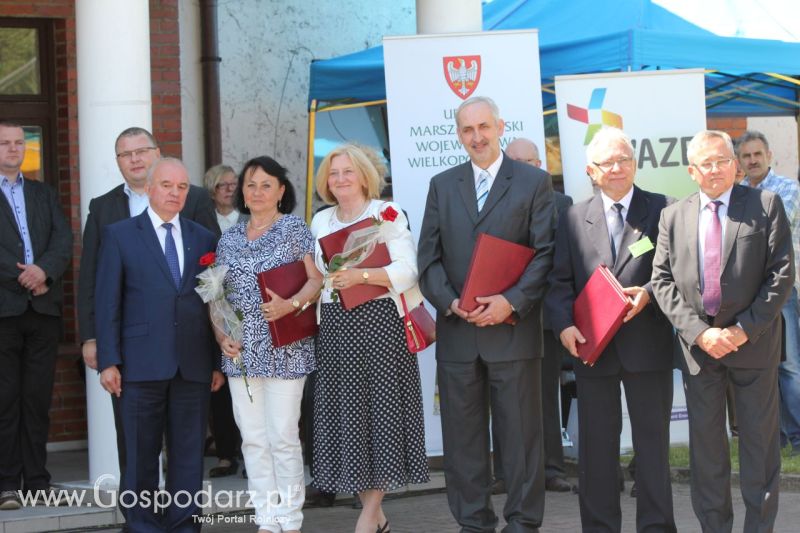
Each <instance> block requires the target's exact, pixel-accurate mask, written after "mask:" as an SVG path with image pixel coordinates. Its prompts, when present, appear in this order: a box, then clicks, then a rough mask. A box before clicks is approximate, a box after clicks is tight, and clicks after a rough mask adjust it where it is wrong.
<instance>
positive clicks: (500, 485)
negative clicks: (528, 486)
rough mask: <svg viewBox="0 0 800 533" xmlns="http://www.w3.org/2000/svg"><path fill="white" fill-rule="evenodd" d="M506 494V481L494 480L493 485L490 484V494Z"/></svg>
mask: <svg viewBox="0 0 800 533" xmlns="http://www.w3.org/2000/svg"><path fill="white" fill-rule="evenodd" d="M506 492H508V491H507V490H506V480H505V479H495V480H494V483H492V494H505V493H506Z"/></svg>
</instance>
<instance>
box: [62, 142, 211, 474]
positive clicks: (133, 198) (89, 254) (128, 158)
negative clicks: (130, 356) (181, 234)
mask: <svg viewBox="0 0 800 533" xmlns="http://www.w3.org/2000/svg"><path fill="white" fill-rule="evenodd" d="M114 148H115V150H116V152H115V153H116V159H117V166H118V167H119V171H120V173H121V174H122V178H123V179H124V183H122V184H121V185H118V186H116V187H114V188H113V189H111V190H110V191H108V192H107V193H105V194H103V195H102V196H98V197H97V198H93V199H92V200H91V202H90V203H89V215H88V217H87V218H86V226H85V227H84V230H83V249H82V252H81V267H80V274H79V278H78V322H79V329H80V337H81V345H82V348H81V350H82V352H83V361H84V363H85V364H86V366H87V367H89V368H91V369H96V368H97V344H96V342H95V339H96V334H95V321H94V318H95V317H94V314H95V313H94V311H95V304H94V295H95V274H96V272H97V254H98V251H99V250H100V236H101V234H102V231H103V228H104V227H106V226H108V225H109V224H113V223H114V222H119V221H120V220H124V219H126V218H130V217H134V216H136V215H139V214H141V213H142V212H143V211H144V210H145V209H146V208H147V206H148V205H149V201H148V198H147V193H146V192H145V184H146V182H147V172H148V171H149V170H150V167H151V166H152V165H153V163H155V162H156V161H158V160H159V159H160V158H161V150H159V148H158V145H157V144H156V140H155V138H154V137H153V135H152V134H151V133H150V132H149V131H147V130H146V129H144V128H138V127H132V128H127V129H126V130H124V131H123V132H122V133H120V134H119V136H118V137H117V140H116V142H115V143H114ZM181 216H182V217H184V218H187V219H189V220H193V221H195V222H197V223H198V224H200V225H202V226H204V227H206V228H207V229H209V230H210V231H211V232H212V233H214V234H215V235H217V236H219V235H220V231H219V226H218V225H217V220H216V216H215V215H214V204H213V203H212V202H211V198H210V197H209V195H208V192H206V190H205V189H203V188H201V187H197V186H194V185H192V186H191V187H190V188H189V194H188V196H187V198H186V204H185V206H184V208H183V210H182V211H181ZM112 404H113V406H114V423H115V425H116V428H117V453H118V457H119V466H120V473H121V474H122V473H123V472H124V464H125V445H124V440H123V437H122V427H121V425H120V423H121V420H120V418H119V410H118V402H117V400H116V399H115V398H114V397H113V396H112Z"/></svg>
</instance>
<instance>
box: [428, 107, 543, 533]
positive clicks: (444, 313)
mask: <svg viewBox="0 0 800 533" xmlns="http://www.w3.org/2000/svg"><path fill="white" fill-rule="evenodd" d="M456 127H457V130H458V139H459V141H461V143H462V144H463V145H464V148H465V150H466V151H467V153H468V154H469V158H470V161H469V162H467V163H464V164H462V165H459V166H456V167H453V168H451V169H449V170H446V171H444V172H442V173H440V174H438V175H436V176H434V177H433V179H432V180H431V183H430V189H429V191H428V199H427V204H426V206H425V216H424V218H423V221H422V228H421V230H420V242H419V252H418V262H419V271H420V286H421V288H422V292H423V294H424V295H425V297H426V298H427V299H428V300H429V301H430V302H431V303H432V304H433V305H434V306H435V307H436V310H437V323H436V331H437V340H438V342H437V344H436V360H437V366H438V368H437V378H438V383H439V394H440V399H441V413H442V434H443V441H444V470H445V480H446V482H447V495H448V501H449V503H450V509H451V511H452V513H453V515H454V517H455V518H456V520H457V521H458V523H459V524H460V525H461V531H462V532H467V531H469V532H493V531H494V530H495V527H496V526H497V516H496V515H495V513H494V510H493V509H492V504H491V483H492V476H491V465H490V462H491V461H490V454H489V404H490V396H491V397H492V401H491V410H492V415H493V422H494V424H496V425H497V426H498V433H499V437H500V439H499V441H500V443H501V446H502V448H503V449H502V455H503V471H504V472H505V474H506V485H507V488H508V497H507V499H506V505H505V509H504V511H503V515H504V517H505V519H506V521H507V522H508V525H507V526H506V528H505V529H504V531H506V532H530V531H538V528H539V527H540V526H541V523H542V514H543V512H544V465H543V460H542V458H543V446H542V419H541V396H540V394H539V383H540V381H541V378H540V375H541V358H542V326H541V316H540V312H541V300H542V297H543V295H544V294H543V293H544V286H545V279H546V276H547V273H548V271H549V270H550V267H551V265H552V253H553V225H554V213H553V194H552V186H551V184H550V179H549V177H548V176H547V174H546V173H545V172H544V171H542V170H540V169H538V168H535V167H533V166H531V165H526V164H524V163H520V162H517V161H514V160H512V159H510V158H508V157H506V156H504V155H503V153H502V151H501V150H500V137H501V136H502V135H503V128H504V123H503V120H502V119H501V118H500V116H499V112H498V110H497V106H496V105H495V104H494V102H493V101H492V100H491V99H489V98H486V97H474V98H470V99H468V100H466V101H465V102H464V103H462V104H461V106H460V107H459V108H458V110H457V112H456ZM480 233H488V234H490V235H493V236H495V237H499V238H502V239H505V240H508V241H512V242H515V243H517V244H522V245H525V246H529V247H532V248H535V249H536V255H535V257H534V258H533V260H532V261H531V262H530V264H529V265H528V267H527V268H526V270H525V272H524V273H523V274H522V277H521V278H520V279H519V281H518V282H517V283H516V284H515V285H514V286H513V287H511V288H510V289H508V290H507V291H505V292H504V293H503V294H494V295H488V296H486V297H480V298H478V303H479V304H480V305H479V307H478V308H477V309H475V310H474V311H472V312H470V313H466V312H464V311H462V310H461V309H460V308H459V297H460V294H461V291H462V288H463V286H464V281H465V278H466V275H467V270H468V268H469V264H470V259H471V257H472V252H473V249H474V247H475V241H476V239H477V237H478V235H479V234H480ZM512 315H513V317H514V319H515V320H516V325H513V326H512V325H510V324H506V323H504V320H505V319H506V318H508V317H510V316H512ZM490 391H491V394H490Z"/></svg>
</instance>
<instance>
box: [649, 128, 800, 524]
mask: <svg viewBox="0 0 800 533" xmlns="http://www.w3.org/2000/svg"><path fill="white" fill-rule="evenodd" d="M687 157H688V159H689V163H690V164H691V166H690V167H689V174H690V175H691V176H692V179H693V180H694V181H696V182H697V184H698V186H699V188H700V191H699V192H698V193H696V194H693V195H691V196H689V197H688V198H685V199H683V200H681V201H680V202H677V203H675V204H674V205H672V206H670V207H668V208H667V209H665V210H664V212H663V213H662V215H661V222H660V227H659V234H658V245H657V247H656V254H655V259H654V260H653V293H654V294H655V297H656V299H657V300H658V303H659V305H660V306H661V309H663V311H664V313H665V314H666V315H667V318H669V320H670V322H672V325H673V326H675V329H676V330H677V333H678V340H679V345H680V349H681V352H682V354H683V357H682V358H681V359H682V361H681V362H682V367H683V376H684V383H685V387H684V388H685V390H686V405H687V408H688V410H689V443H690V447H689V454H690V455H689V459H690V467H691V472H692V478H691V490H692V506H693V508H694V512H695V514H696V515H697V518H698V519H699V520H700V525H701V527H702V530H703V531H709V532H712V531H713V532H717V531H731V528H732V526H733V507H732V504H731V485H730V469H731V464H730V453H729V449H728V438H727V435H726V433H725V389H726V386H727V385H728V383H731V384H732V385H733V391H734V396H735V398H736V413H737V419H738V422H739V457H740V461H739V462H740V478H739V479H740V486H741V491H742V498H743V499H744V503H745V508H746V512H745V517H744V531H745V532H756V531H759V532H760V531H772V529H773V524H774V522H775V517H776V515H777V514H778V491H779V481H780V466H781V463H780V442H779V441H780V439H779V423H778V405H779V399H778V363H779V362H780V355H781V339H782V335H781V318H780V317H781V308H782V306H783V304H784V302H785V301H786V299H787V298H788V297H789V294H790V292H791V290H792V285H793V283H794V276H795V273H794V272H795V271H794V268H795V267H794V260H793V257H792V236H791V232H790V229H789V224H788V222H787V219H786V214H785V212H784V208H783V203H782V202H781V199H780V197H779V196H777V195H775V194H774V193H771V192H769V191H764V190H760V189H752V188H749V187H744V186H741V185H734V178H735V176H736V159H735V158H736V156H735V155H734V151H733V143H732V142H731V138H730V137H729V136H728V134H727V133H724V132H719V131H702V132H700V133H698V134H697V135H695V136H694V138H693V139H692V140H691V142H690V143H689V145H688V146H687ZM637 455H638V454H637ZM638 460H639V459H638V456H637V461H638Z"/></svg>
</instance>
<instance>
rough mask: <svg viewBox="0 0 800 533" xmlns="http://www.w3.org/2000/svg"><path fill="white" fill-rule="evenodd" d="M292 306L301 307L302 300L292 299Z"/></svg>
mask: <svg viewBox="0 0 800 533" xmlns="http://www.w3.org/2000/svg"><path fill="white" fill-rule="evenodd" d="M292 307H294V308H295V309H300V300H298V299H297V298H295V299H294V300H292Z"/></svg>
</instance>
